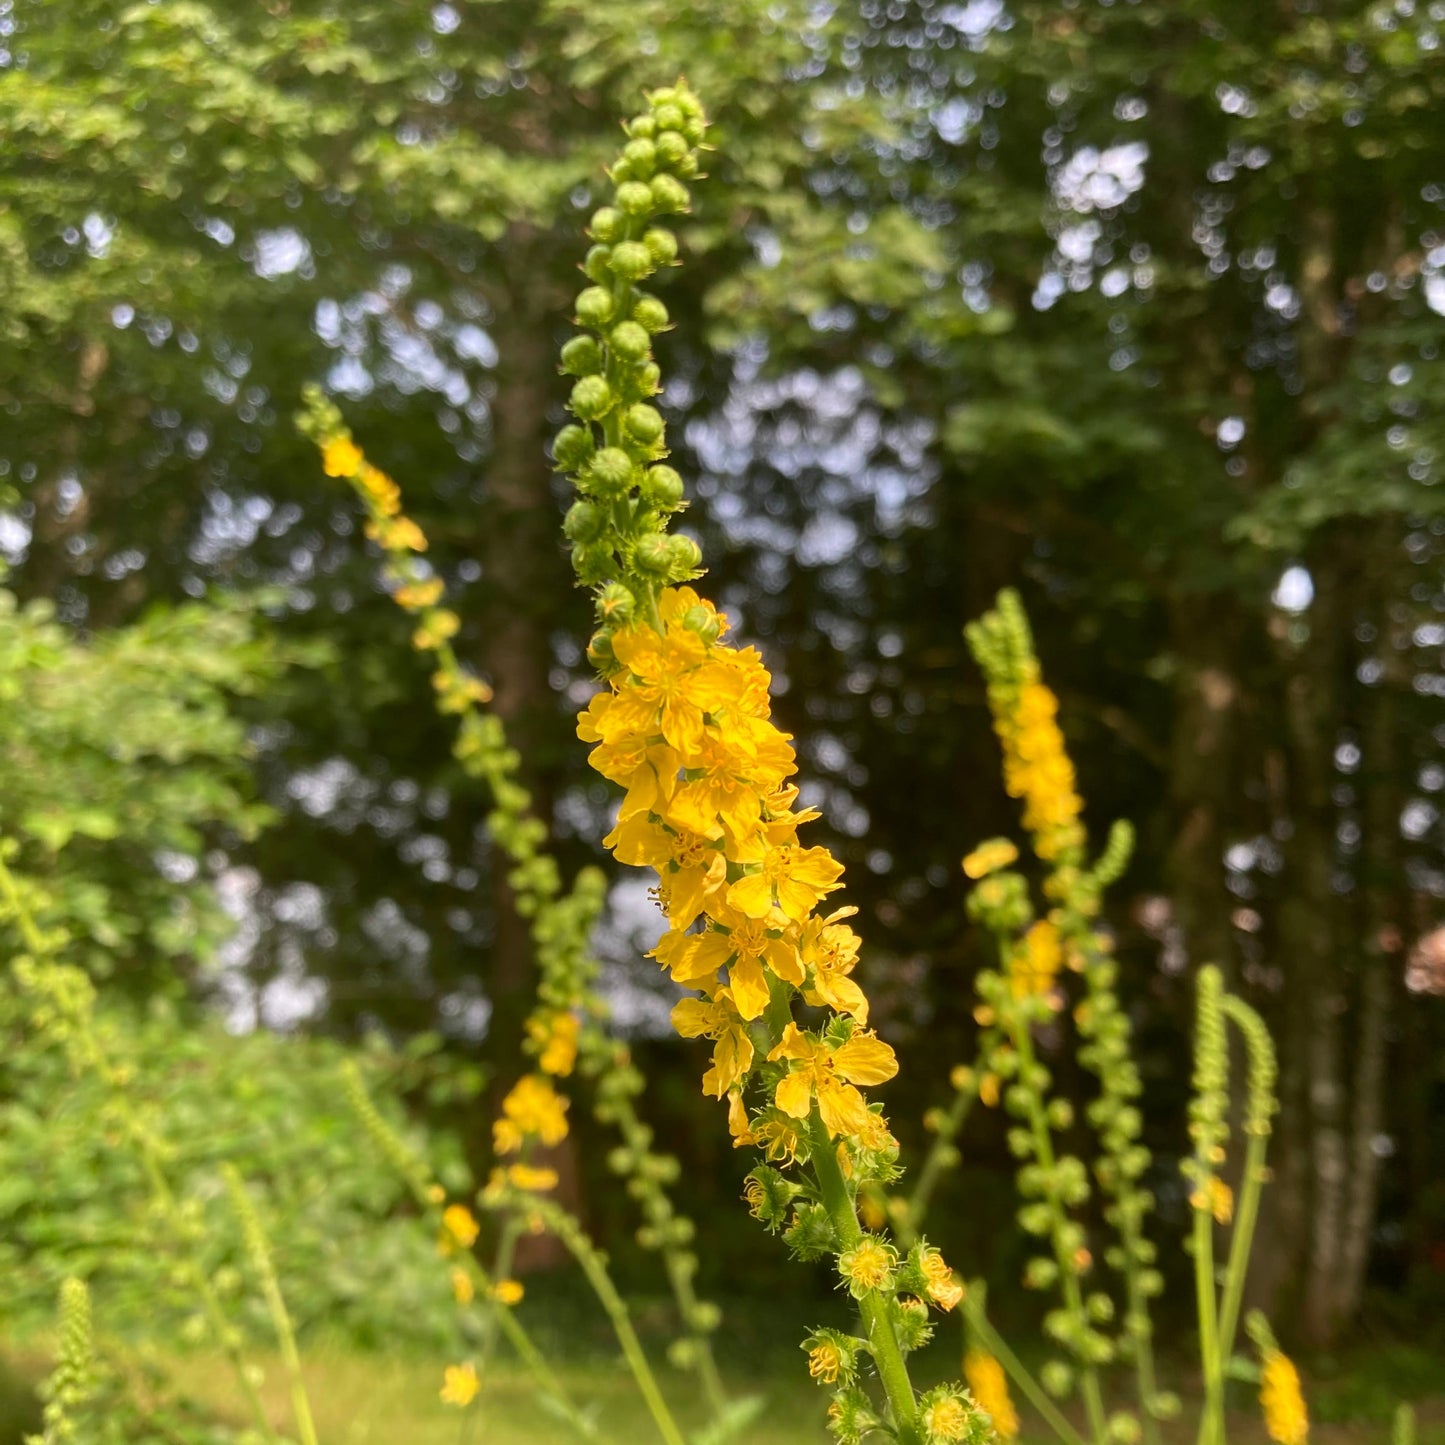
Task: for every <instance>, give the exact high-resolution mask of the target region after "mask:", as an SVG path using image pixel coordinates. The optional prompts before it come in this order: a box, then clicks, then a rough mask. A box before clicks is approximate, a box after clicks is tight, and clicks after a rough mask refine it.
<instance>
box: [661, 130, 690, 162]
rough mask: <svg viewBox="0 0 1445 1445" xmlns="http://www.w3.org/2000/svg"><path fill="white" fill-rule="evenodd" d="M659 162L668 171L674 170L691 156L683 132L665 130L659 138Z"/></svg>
mask: <svg viewBox="0 0 1445 1445" xmlns="http://www.w3.org/2000/svg"><path fill="white" fill-rule="evenodd" d="M656 152H657V160H658V163H659V164H660V165H662V166H665V167H666V168H667V169H668V170H674V169H676V167H677V166H678V165H679V164H680V163H681V162H682V161H683V159H684V158H685V157H687V156H688V155H690V154H691V152H690V151H689V149H688V144H687V138H686V137H685V136H684V135H683V134H682V132H681V131H676V130H665V131H662V132H661V133H660V134H659V135H658V137H657V145H656Z"/></svg>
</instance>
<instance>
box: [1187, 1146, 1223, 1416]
mask: <svg viewBox="0 0 1445 1445" xmlns="http://www.w3.org/2000/svg"><path fill="white" fill-rule="evenodd" d="M1206 1168H1207V1166H1206V1165H1204V1164H1203V1162H1202V1161H1201V1164H1200V1173H1199V1175H1198V1177H1197V1178H1196V1179H1195V1181H1194V1183H1195V1188H1196V1189H1205V1190H1207V1188H1208V1181H1209V1178H1210V1177H1211V1176H1210V1175H1209V1174H1208V1173H1206V1172H1205V1170H1206ZM1214 1289H1215V1280H1214V1219H1213V1216H1212V1215H1211V1214H1210V1212H1209V1210H1208V1208H1207V1207H1205V1208H1200V1207H1199V1206H1197V1205H1196V1206H1195V1209H1194V1292H1195V1296H1196V1298H1197V1301H1198V1306H1199V1357H1200V1364H1201V1366H1202V1368H1203V1371H1204V1409H1203V1412H1202V1413H1201V1415H1200V1417H1199V1445H1212V1442H1213V1441H1214V1440H1215V1439H1216V1437H1217V1434H1218V1431H1219V1427H1220V1422H1221V1417H1222V1411H1223V1406H1224V1372H1223V1370H1222V1368H1221V1362H1220V1358H1219V1329H1218V1322H1217V1319H1216V1315H1215V1300H1214Z"/></svg>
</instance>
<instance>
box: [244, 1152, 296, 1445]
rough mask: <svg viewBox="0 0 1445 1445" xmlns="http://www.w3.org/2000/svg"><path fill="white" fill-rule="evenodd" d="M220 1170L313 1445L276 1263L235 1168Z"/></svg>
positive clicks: (293, 1410)
mask: <svg viewBox="0 0 1445 1445" xmlns="http://www.w3.org/2000/svg"><path fill="white" fill-rule="evenodd" d="M221 1173H222V1175H223V1176H224V1178H225V1181H226V1189H227V1190H228V1191H229V1193H230V1195H231V1205H232V1208H234V1209H235V1211H236V1217H237V1218H238V1219H239V1220H240V1221H241V1231H242V1233H243V1234H244V1235H245V1237H246V1249H247V1251H248V1252H249V1254H250V1256H251V1266H252V1268H253V1269H254V1270H255V1271H256V1274H257V1277H258V1278H259V1279H260V1281H261V1292H262V1293H263V1294H264V1295H265V1297H266V1308H267V1310H268V1311H269V1312H270V1315H271V1326H272V1328H273V1329H274V1330H275V1331H276V1340H277V1343H278V1344H279V1345H280V1346H281V1360H282V1362H283V1363H284V1364H285V1366H286V1374H287V1376H288V1377H289V1380H290V1384H291V1414H292V1417H293V1418H294V1419H295V1421H296V1430H297V1433H298V1434H299V1435H300V1437H301V1445H317V1439H316V1425H315V1422H314V1421H313V1420H312V1418H311V1400H310V1398H309V1397H308V1395H307V1393H306V1381H305V1379H304V1378H303V1376H302V1374H301V1353H300V1351H299V1350H298V1349H297V1348H296V1331H295V1330H294V1329H293V1328H292V1325H291V1315H290V1312H289V1311H288V1310H287V1308H286V1300H285V1298H284V1297H283V1295H282V1293H281V1282H280V1280H278V1279H277V1277H276V1266H275V1264H274V1263H273V1262H272V1259H271V1249H270V1246H269V1245H268V1244H267V1242H266V1235H265V1233H264V1232H263V1230H262V1228H261V1220H260V1218H259V1217H258V1216H257V1214H256V1210H255V1207H254V1206H253V1205H252V1203H251V1199H250V1196H249V1195H248V1194H247V1193H246V1186H245V1184H243V1183H242V1181H241V1176H240V1174H239V1173H238V1172H237V1171H236V1169H235V1168H234V1167H233V1166H232V1165H230V1164H226V1165H223V1166H222V1170H221Z"/></svg>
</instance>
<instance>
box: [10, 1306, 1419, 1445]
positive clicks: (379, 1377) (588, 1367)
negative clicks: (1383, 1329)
mask: <svg viewBox="0 0 1445 1445" xmlns="http://www.w3.org/2000/svg"><path fill="white" fill-rule="evenodd" d="M739 1318H746V1315H745V1314H741V1313H740V1315H739ZM539 1323H541V1321H539ZM549 1323H550V1324H551V1326H552V1328H550V1329H544V1330H543V1331H542V1332H543V1333H545V1334H546V1335H547V1336H548V1338H547V1346H548V1353H549V1355H550V1356H551V1358H552V1360H553V1362H554V1364H555V1365H556V1366H557V1368H558V1373H559V1374H560V1375H561V1376H562V1377H563V1379H564V1381H565V1383H566V1385H567V1388H568V1389H569V1391H570V1392H571V1394H572V1396H573V1398H574V1399H575V1400H576V1401H577V1402H578V1403H579V1405H582V1406H584V1407H586V1408H588V1409H590V1410H594V1411H595V1418H596V1421H597V1425H598V1427H599V1432H600V1436H601V1438H602V1439H603V1440H605V1441H606V1442H608V1445H657V1442H658V1441H659V1439H660V1437H659V1435H658V1433H657V1430H656V1427H655V1426H654V1424H653V1422H652V1420H651V1418H650V1417H649V1415H648V1413H647V1411H646V1408H645V1407H644V1406H643V1405H642V1403H641V1401H640V1400H639V1398H638V1396H637V1392H636V1390H635V1389H634V1388H633V1384H632V1381H631V1378H630V1377H629V1376H628V1374H627V1372H626V1370H625V1367H624V1366H623V1365H622V1364H621V1362H620V1360H614V1359H613V1357H612V1354H611V1351H610V1350H608V1349H606V1348H605V1347H604V1348H599V1347H598V1344H599V1342H598V1341H597V1340H596V1339H595V1338H594V1339H589V1338H587V1337H586V1335H585V1332H584V1331H583V1330H581V1329H578V1330H577V1331H576V1332H575V1335H574V1334H573V1333H572V1332H571V1331H569V1330H567V1329H566V1328H565V1326H564V1327H561V1328H559V1327H558V1325H559V1321H558V1320H557V1319H556V1318H555V1317H554V1318H552V1319H551V1320H550V1321H549ZM780 1338H781V1337H780V1336H778V1337H776V1338H775V1332H774V1331H771V1330H770V1331H768V1333H767V1335H766V1336H763V1335H762V1334H761V1333H754V1332H751V1331H749V1332H744V1331H743V1330H739V1332H738V1333H737V1334H735V1335H733V1336H731V1337H727V1338H725V1339H724V1340H722V1341H720V1344H722V1345H724V1346H725V1351H724V1359H725V1362H726V1363H727V1365H728V1368H727V1370H726V1374H727V1385H728V1388H729V1391H730V1393H731V1394H732V1395H733V1396H734V1397H735V1398H736V1397H741V1396H744V1395H747V1394H759V1395H761V1396H763V1397H764V1398H765V1401H766V1406H765V1408H764V1410H763V1412H762V1413H761V1414H760V1415H759V1416H758V1418H757V1419H755V1420H754V1421H753V1422H752V1423H751V1424H750V1425H748V1426H747V1427H746V1428H745V1429H744V1430H743V1431H742V1432H741V1433H740V1434H739V1435H738V1436H736V1437H735V1440H736V1442H737V1445H826V1442H827V1441H828V1439H829V1437H828V1436H827V1434H826V1432H825V1430H824V1412H825V1409H826V1404H827V1398H828V1392H827V1391H826V1390H824V1389H821V1388H819V1387H817V1386H815V1385H813V1384H812V1383H811V1382H810V1381H809V1380H808V1378H807V1373H806V1370H805V1368H804V1365H803V1360H802V1356H801V1354H798V1355H797V1356H796V1357H792V1356H791V1353H790V1351H787V1350H784V1349H783V1348H781V1347H780V1346H779V1340H780ZM649 1343H650V1349H649V1353H650V1354H651V1355H652V1356H653V1358H654V1360H656V1359H657V1358H658V1357H659V1356H660V1354H661V1350H660V1349H659V1348H657V1346H658V1344H659V1341H658V1339H657V1338H655V1337H654V1338H653V1339H652V1340H651V1341H650V1342H649ZM791 1343H792V1347H793V1348H796V1341H792V1342H791ZM102 1344H103V1342H102ZM9 1353H10V1358H11V1363H12V1365H13V1376H12V1375H11V1374H9V1373H7V1371H6V1370H5V1369H4V1368H3V1367H0V1445H12V1442H14V1445H18V1441H19V1438H20V1434H19V1431H20V1426H19V1424H18V1423H17V1422H18V1418H19V1417H18V1414H14V1413H12V1414H10V1417H9V1418H10V1422H11V1423H10V1424H9V1428H8V1432H7V1428H6V1414H7V1407H8V1408H9V1410H11V1411H18V1410H19V1409H20V1408H21V1406H22V1404H23V1395H24V1390H23V1386H24V1382H25V1381H27V1380H34V1379H37V1378H39V1377H40V1376H41V1375H43V1374H44V1373H45V1370H46V1368H47V1356H48V1353H49V1352H48V1350H47V1349H36V1348H34V1347H30V1348H27V1349H26V1350H24V1351H23V1352H9ZM255 1362H256V1364H258V1365H259V1366H260V1367H261V1368H262V1370H263V1372H264V1381H263V1384H262V1396H263V1399H264V1401H265V1403H266V1406H267V1409H268V1412H269V1414H270V1416H271V1418H272V1420H273V1422H274V1423H275V1424H276V1426H277V1428H278V1429H281V1430H283V1431H285V1430H288V1429H289V1425H290V1417H289V1410H288V1402H287V1384H286V1377H285V1373H284V1371H283V1369H282V1368H281V1366H280V1363H279V1361H278V1360H277V1359H275V1358H274V1357H271V1358H268V1357H265V1356H257V1357H255ZM445 1363H446V1361H444V1360H437V1361H422V1360H417V1359H414V1358H413V1359H403V1358H386V1357H383V1356H375V1355H362V1354H358V1353H356V1352H355V1351H349V1350H345V1349H341V1348H326V1347H318V1348H313V1349H311V1350H310V1351H308V1353H307V1358H306V1367H305V1368H306V1380H307V1385H308V1389H309V1393H310V1395H311V1401H312V1406H313V1408H314V1411H315V1415H316V1424H317V1428H318V1432H319V1435H320V1439H321V1441H322V1445H563V1442H567V1445H571V1442H572V1441H574V1440H575V1439H576V1438H577V1437H576V1435H575V1433H574V1432H573V1431H572V1430H571V1429H570V1428H569V1427H568V1426H567V1425H566V1424H564V1423H563V1422H562V1421H560V1420H558V1419H556V1418H554V1417H553V1416H552V1415H550V1414H548V1413H547V1411H546V1410H545V1409H544V1408H543V1407H540V1406H539V1405H538V1403H537V1400H536V1395H535V1392H534V1390H533V1388H532V1384H531V1381H530V1379H529V1378H528V1377H527V1376H526V1374H525V1373H524V1372H523V1371H522V1370H521V1369H520V1368H519V1367H518V1366H517V1365H516V1364H515V1362H513V1361H511V1360H508V1359H506V1358H505V1357H503V1358H499V1359H498V1360H497V1362H496V1363H495V1364H494V1365H493V1366H491V1367H490V1369H489V1370H488V1372H487V1379H486V1381H485V1384H484V1388H483V1392H482V1394H481V1396H480V1397H479V1399H478V1401H477V1403H476V1404H474V1405H473V1406H472V1407H471V1408H470V1409H468V1410H465V1411H462V1410H457V1409H455V1408H452V1407H449V1406H446V1405H443V1404H442V1403H441V1401H440V1399H439V1398H438V1392H439V1390H440V1387H441V1379H442V1367H443V1365H444V1364H445ZM937 1363H938V1367H939V1368H945V1367H946V1362H945V1361H942V1360H940V1361H938V1362H937ZM168 1372H169V1374H170V1376H171V1378H172V1379H173V1381H174V1383H175V1385H176V1387H177V1388H178V1389H179V1391H180V1392H181V1393H182V1394H184V1395H185V1396H188V1397H189V1398H190V1399H192V1400H193V1401H195V1402H196V1403H197V1404H200V1405H203V1406H204V1407H205V1408H206V1410H207V1412H208V1413H209V1412H214V1413H215V1414H216V1415H218V1416H220V1417H222V1418H225V1419H230V1420H234V1421H236V1422H237V1423H239V1422H241V1421H242V1419H243V1418H244V1414H243V1410H242V1407H241V1400H240V1395H239V1391H238V1388H237V1386H236V1384H235V1381H234V1379H233V1378H232V1376H231V1373H230V1370H229V1367H228V1365H227V1364H226V1363H225V1362H224V1361H223V1360H222V1359H220V1358H219V1357H216V1356H212V1355H210V1354H206V1353H193V1354H183V1355H179V1356H177V1357H174V1358H173V1359H172V1360H171V1361H170V1362H169V1366H168ZM1169 1373H1170V1374H1173V1373H1174V1372H1173V1371H1170V1372H1169ZM658 1375H659V1378H660V1380H661V1383H662V1387H663V1389H664V1392H665V1393H666V1395H667V1397H668V1400H669V1403H670V1404H671V1405H672V1407H673V1408H674V1410H675V1412H676V1415H677V1419H678V1421H679V1423H680V1424H681V1426H682V1427H683V1430H684V1432H690V1431H691V1430H693V1429H695V1428H697V1427H698V1426H700V1425H702V1424H703V1423H704V1418H703V1411H702V1410H701V1409H700V1407H699V1404H698V1400H697V1391H696V1389H695V1387H694V1385H693V1382H692V1379H691V1377H690V1376H685V1375H683V1374H681V1373H679V1372H678V1371H676V1370H673V1369H670V1368H668V1367H667V1366H665V1365H660V1366H658ZM1120 1383H1121V1385H1122V1384H1123V1381H1121V1382H1120ZM1306 1390H1307V1395H1308V1398H1309V1401H1310V1406H1311V1416H1312V1421H1313V1429H1312V1431H1311V1436H1310V1439H1311V1442H1312V1445H1388V1442H1389V1438H1390V1416H1391V1414H1392V1412H1393V1408H1394V1404H1395V1403H1396V1402H1397V1401H1398V1400H1400V1399H1411V1400H1414V1401H1415V1402H1416V1403H1417V1407H1418V1410H1419V1426H1420V1428H1419V1436H1418V1439H1419V1445H1445V1362H1442V1358H1441V1355H1440V1354H1439V1352H1438V1351H1436V1350H1432V1349H1421V1348H1418V1347H1413V1346H1409V1345H1393V1346H1377V1347H1374V1348H1370V1349H1360V1350H1356V1351H1353V1352H1351V1353H1350V1354H1349V1355H1347V1356H1345V1357H1343V1358H1342V1359H1340V1360H1336V1361H1320V1362H1318V1364H1317V1368H1316V1369H1314V1370H1311V1369H1309V1368H1308V1367H1307V1368H1306ZM1119 1394H1120V1398H1122V1394H1123V1392H1122V1390H1121V1391H1120V1392H1119ZM1233 1400H1234V1403H1235V1405H1236V1407H1237V1408H1236V1409H1235V1410H1234V1411H1233V1412H1232V1414H1231V1416H1230V1419H1229V1439H1230V1442H1231V1445H1268V1442H1267V1440H1266V1437H1265V1434H1264V1431H1263V1428H1262V1426H1261V1424H1260V1421H1259V1418H1258V1414H1257V1411H1256V1410H1255V1409H1254V1406H1253V1402H1252V1399H1251V1391H1250V1389H1249V1387H1248V1386H1244V1385H1239V1386H1236V1387H1235V1394H1234V1396H1233ZM1197 1404H1198V1402H1197V1399H1194V1398H1191V1397H1190V1395H1189V1394H1188V1392H1187V1391H1186V1396H1185V1410H1184V1418H1183V1420H1182V1421H1181V1422H1179V1423H1178V1424H1177V1425H1175V1426H1173V1427H1171V1428H1170V1429H1169V1430H1167V1431H1166V1441H1167V1445H1193V1438H1194V1437H1193V1428H1192V1427H1191V1426H1190V1425H1188V1424H1187V1423H1186V1422H1188V1421H1191V1420H1193V1419H1195V1418H1197ZM1022 1413H1023V1416H1024V1430H1025V1440H1024V1442H1023V1445H1045V1442H1046V1441H1047V1440H1048V1439H1049V1438H1050V1437H1048V1436H1047V1435H1046V1434H1045V1433H1044V1432H1043V1430H1042V1429H1041V1428H1040V1427H1039V1425H1038V1423H1037V1421H1034V1420H1031V1419H1030V1418H1029V1415H1028V1413H1027V1411H1024V1412H1022ZM26 1423H27V1424H28V1426H29V1428H34V1423H35V1422H34V1418H33V1416H32V1417H31V1418H30V1420H28V1421H27V1422H26Z"/></svg>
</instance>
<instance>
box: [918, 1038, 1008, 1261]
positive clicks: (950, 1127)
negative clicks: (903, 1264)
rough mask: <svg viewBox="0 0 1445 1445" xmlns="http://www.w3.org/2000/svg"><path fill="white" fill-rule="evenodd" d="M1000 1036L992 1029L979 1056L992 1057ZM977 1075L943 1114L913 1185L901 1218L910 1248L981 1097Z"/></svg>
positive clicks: (980, 1048)
mask: <svg viewBox="0 0 1445 1445" xmlns="http://www.w3.org/2000/svg"><path fill="white" fill-rule="evenodd" d="M996 1038H997V1030H993V1029H991V1030H989V1032H987V1033H986V1034H984V1036H983V1038H982V1039H981V1040H980V1041H979V1049H978V1057H979V1058H980V1060H982V1059H986V1058H988V1057H989V1055H990V1054H991V1053H992V1052H993V1043H994V1041H995V1039H996ZM973 1076H974V1077H973V1083H972V1085H971V1086H969V1087H965V1088H962V1089H959V1090H957V1091H956V1093H955V1095H954V1099H953V1102H952V1104H950V1105H949V1108H948V1112H947V1113H946V1114H945V1115H944V1116H943V1121H942V1122H941V1123H940V1125H939V1128H938V1133H937V1134H936V1135H935V1137H934V1140H933V1144H932V1146H931V1147H930V1148H929V1151H928V1155H927V1157H926V1158H925V1159H924V1161H923V1166H922V1168H920V1169H919V1171H918V1179H917V1182H916V1183H915V1184H914V1186H913V1192H912V1193H911V1194H910V1195H909V1196H908V1197H907V1199H906V1200H905V1202H904V1212H903V1215H902V1217H901V1218H900V1219H899V1220H898V1221H897V1228H898V1238H899V1240H900V1241H901V1242H902V1243H903V1244H905V1245H907V1246H909V1247H910V1248H911V1247H912V1246H913V1244H915V1243H916V1242H917V1239H918V1236H919V1235H920V1234H922V1232H923V1220H924V1218H925V1216H926V1215H927V1213H928V1206H929V1204H930V1203H931V1202H932V1200H933V1191H934V1190H935V1189H936V1188H937V1187H938V1181H939V1180H940V1179H941V1178H942V1177H943V1174H944V1171H945V1170H946V1169H948V1168H949V1167H950V1156H951V1154H952V1153H953V1151H954V1149H955V1145H954V1142H953V1141H954V1140H955V1139H957V1138H958V1135H959V1133H960V1132H961V1130H962V1129H963V1126H964V1124H965V1122H966V1121H967V1119H968V1116H969V1113H970V1112H971V1111H972V1109H973V1106H974V1103H975V1101H976V1100H977V1099H978V1090H979V1073H978V1070H977V1069H975V1070H973Z"/></svg>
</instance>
